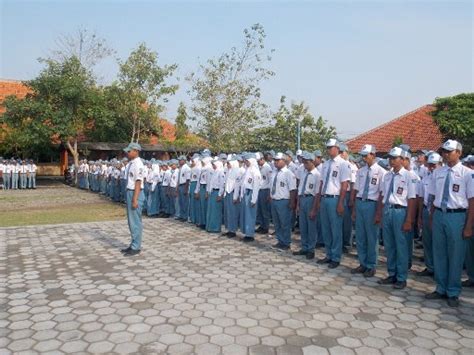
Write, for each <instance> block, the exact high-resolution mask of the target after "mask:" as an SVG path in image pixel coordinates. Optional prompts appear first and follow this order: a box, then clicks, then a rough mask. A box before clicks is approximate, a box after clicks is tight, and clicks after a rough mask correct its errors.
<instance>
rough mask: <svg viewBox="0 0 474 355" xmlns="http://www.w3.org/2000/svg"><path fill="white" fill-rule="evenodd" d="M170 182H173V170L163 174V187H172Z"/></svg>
mask: <svg viewBox="0 0 474 355" xmlns="http://www.w3.org/2000/svg"><path fill="white" fill-rule="evenodd" d="M170 180H171V170H170V169H168V170H166V171H165V172H164V173H163V186H164V187H166V186H170Z"/></svg>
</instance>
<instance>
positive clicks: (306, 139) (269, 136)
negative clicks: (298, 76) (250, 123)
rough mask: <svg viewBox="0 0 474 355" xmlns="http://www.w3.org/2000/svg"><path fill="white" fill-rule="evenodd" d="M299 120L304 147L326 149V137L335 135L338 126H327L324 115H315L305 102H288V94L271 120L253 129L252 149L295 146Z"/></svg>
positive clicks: (277, 149)
mask: <svg viewBox="0 0 474 355" xmlns="http://www.w3.org/2000/svg"><path fill="white" fill-rule="evenodd" d="M298 120H300V121H301V149H303V150H308V151H313V150H315V149H323V148H324V147H325V143H326V141H327V140H328V139H329V138H331V137H335V136H336V130H335V128H334V127H332V126H327V122H326V121H325V120H324V119H323V118H322V117H318V118H316V117H314V116H313V115H312V114H311V113H310V110H309V107H308V106H307V105H306V104H305V103H304V102H303V101H301V102H299V103H291V105H290V106H288V105H287V103H286V97H285V96H282V97H281V99H280V107H279V109H278V111H276V112H275V113H274V114H273V117H272V119H271V121H270V122H268V123H267V124H266V125H265V126H263V127H260V128H258V129H256V130H255V131H254V132H253V133H252V144H251V145H250V148H251V149H253V150H258V151H264V150H270V149H273V150H275V151H283V152H284V151H286V150H295V148H296V145H297V132H298Z"/></svg>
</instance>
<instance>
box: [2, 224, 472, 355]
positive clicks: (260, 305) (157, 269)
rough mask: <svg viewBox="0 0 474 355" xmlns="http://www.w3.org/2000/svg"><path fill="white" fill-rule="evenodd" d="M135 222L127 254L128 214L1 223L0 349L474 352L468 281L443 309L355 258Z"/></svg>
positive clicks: (421, 288) (421, 281)
mask: <svg viewBox="0 0 474 355" xmlns="http://www.w3.org/2000/svg"><path fill="white" fill-rule="evenodd" d="M144 224H145V232H144V243H143V253H142V254H141V255H140V256H139V257H132V258H125V257H123V256H122V255H121V254H120V252H119V249H120V248H122V247H124V246H126V245H127V244H128V241H129V237H128V227H127V223H126V222H125V221H118V222H102V223H87V224H69V225H55V226H34V227H22V228H4V229H1V230H0V241H1V243H0V353H1V354H4V353H5V354H10V353H15V354H16V353H23V352H25V353H44V354H46V353H51V354H53V353H141V354H152V353H153V354H204V355H212V354H221V353H222V354H252V355H254V354H255V355H256V354H261V355H264V354H265V355H266V354H274V355H280V354H354V353H357V354H363V355H370V354H382V353H383V354H402V353H408V354H416V355H421V354H443V355H444V354H471V355H472V354H473V353H474V297H473V296H474V292H473V291H472V290H465V291H464V292H463V297H462V298H461V307H459V308H458V309H451V308H449V307H447V305H446V303H445V302H444V301H427V300H425V299H424V294H425V293H427V292H429V291H431V290H432V288H433V282H432V280H430V279H429V278H415V277H413V275H410V280H409V286H408V287H407V288H406V289H405V290H402V291H395V290H393V289H392V288H391V287H385V286H379V285H377V283H376V280H377V277H382V276H385V271H384V268H385V265H384V264H382V265H379V271H378V274H377V276H376V277H374V278H370V279H365V278H364V277H362V276H354V275H351V274H350V272H349V268H350V267H355V266H357V261H356V259H355V257H354V256H353V255H352V256H345V257H344V259H343V262H342V266H341V267H339V268H337V269H335V270H328V269H327V267H326V266H317V265H316V263H315V262H314V261H307V260H306V259H303V258H301V257H294V256H292V255H291V254H290V253H289V252H278V251H276V250H274V249H272V248H270V245H271V244H273V243H274V240H272V239H270V238H268V237H267V236H259V237H257V241H256V242H255V243H251V244H245V243H242V242H240V241H239V240H230V239H227V238H220V237H219V236H217V235H215V234H207V233H205V232H202V231H200V230H197V229H196V228H194V227H193V226H190V225H189V224H186V223H180V222H176V221H173V220H157V219H146V220H145V221H144ZM294 237H295V239H297V238H298V237H297V236H294ZM293 248H294V249H296V248H297V243H295V245H294V246H293ZM318 256H319V257H321V256H322V254H321V251H318ZM416 267H417V268H418V269H419V268H420V267H421V265H417V266H416Z"/></svg>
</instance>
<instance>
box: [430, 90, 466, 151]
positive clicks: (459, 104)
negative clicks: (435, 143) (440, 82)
mask: <svg viewBox="0 0 474 355" xmlns="http://www.w3.org/2000/svg"><path fill="white" fill-rule="evenodd" d="M434 106H435V110H434V111H433V112H432V113H431V114H432V116H433V118H434V120H435V122H436V123H437V124H438V126H439V128H440V130H441V132H442V133H443V135H445V136H446V137H447V138H450V139H456V140H458V141H459V142H461V143H462V144H463V150H464V153H467V154H469V153H472V152H473V149H474V93H463V94H459V95H456V96H452V97H438V98H436V100H435V102H434Z"/></svg>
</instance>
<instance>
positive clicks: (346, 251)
mask: <svg viewBox="0 0 474 355" xmlns="http://www.w3.org/2000/svg"><path fill="white" fill-rule="evenodd" d="M342 252H343V254H349V248H348V247H346V246H344V247H342Z"/></svg>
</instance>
